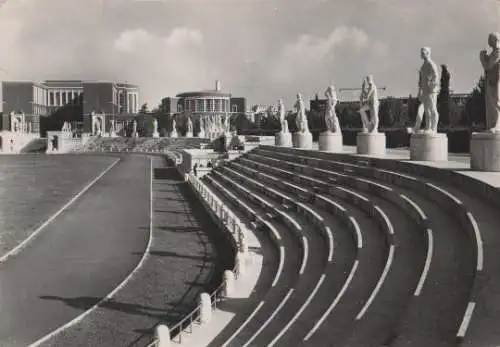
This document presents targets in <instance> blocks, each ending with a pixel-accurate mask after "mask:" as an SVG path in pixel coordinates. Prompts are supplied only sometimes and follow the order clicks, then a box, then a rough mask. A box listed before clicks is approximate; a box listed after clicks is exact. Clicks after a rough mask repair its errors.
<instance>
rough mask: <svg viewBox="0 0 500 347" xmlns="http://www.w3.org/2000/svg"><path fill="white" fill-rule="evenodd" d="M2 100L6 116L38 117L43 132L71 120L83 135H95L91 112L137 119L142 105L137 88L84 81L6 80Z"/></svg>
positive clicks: (3, 83) (112, 83) (54, 128)
mask: <svg viewBox="0 0 500 347" xmlns="http://www.w3.org/2000/svg"><path fill="white" fill-rule="evenodd" d="M2 100H3V112H4V114H8V113H10V112H15V113H24V114H26V115H27V116H28V117H34V118H37V117H38V118H40V119H41V121H40V122H41V123H45V127H43V126H42V128H43V131H46V130H59V129H60V127H61V126H62V124H63V123H64V122H65V121H68V122H70V123H71V124H72V127H81V128H82V129H81V130H82V131H83V132H91V122H90V121H89V119H90V114H91V112H96V113H103V114H105V115H109V116H115V115H122V116H127V115H128V116H133V115H135V114H137V112H138V110H139V102H140V101H139V87H138V86H137V85H133V84H128V83H119V82H102V81H81V80H48V81H44V82H33V81H27V82H25V81H4V82H2ZM46 118H48V119H46ZM108 118H109V117H108ZM2 129H6V128H5V126H4V125H2ZM37 129H39V128H37ZM37 131H38V130H37Z"/></svg>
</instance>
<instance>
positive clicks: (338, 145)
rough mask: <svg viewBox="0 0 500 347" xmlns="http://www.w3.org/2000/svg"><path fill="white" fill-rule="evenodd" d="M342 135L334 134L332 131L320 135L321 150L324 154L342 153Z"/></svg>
mask: <svg viewBox="0 0 500 347" xmlns="http://www.w3.org/2000/svg"><path fill="white" fill-rule="evenodd" d="M342 141H343V140H342V133H341V132H339V133H334V132H331V131H330V130H327V131H324V132H322V133H321V134H319V144H318V145H319V148H318V149H319V150H320V151H324V152H336V153H338V152H342Z"/></svg>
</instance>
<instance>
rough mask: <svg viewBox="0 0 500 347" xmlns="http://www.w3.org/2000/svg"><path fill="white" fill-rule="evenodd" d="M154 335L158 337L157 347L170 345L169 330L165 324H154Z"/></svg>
mask: <svg viewBox="0 0 500 347" xmlns="http://www.w3.org/2000/svg"><path fill="white" fill-rule="evenodd" d="M155 335H156V338H157V339H158V344H157V346H158V347H168V346H171V345H172V344H171V340H170V330H169V329H168V327H167V326H166V325H163V324H160V325H158V326H156V332H155Z"/></svg>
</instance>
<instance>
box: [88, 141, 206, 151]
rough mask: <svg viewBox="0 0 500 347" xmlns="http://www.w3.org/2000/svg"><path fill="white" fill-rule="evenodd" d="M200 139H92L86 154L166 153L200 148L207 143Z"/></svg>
mask: <svg viewBox="0 0 500 347" xmlns="http://www.w3.org/2000/svg"><path fill="white" fill-rule="evenodd" d="M205 141H206V140H205V139H200V138H142V137H141V138H130V137H115V138H109V137H101V138H91V139H90V140H89V141H88V142H87V144H86V145H85V147H84V148H83V151H85V152H146V153H148V152H162V153H163V152H165V151H167V150H170V149H176V148H179V149H180V148H200V145H201V144H202V143H203V142H205Z"/></svg>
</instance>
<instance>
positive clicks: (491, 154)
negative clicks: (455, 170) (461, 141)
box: [470, 133, 500, 172]
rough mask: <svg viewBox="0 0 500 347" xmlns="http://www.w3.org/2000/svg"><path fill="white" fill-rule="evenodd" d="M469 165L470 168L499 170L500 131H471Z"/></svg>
mask: <svg viewBox="0 0 500 347" xmlns="http://www.w3.org/2000/svg"><path fill="white" fill-rule="evenodd" d="M470 167H471V169H472V170H478V171H490V172H500V133H472V137H471V140H470Z"/></svg>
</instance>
